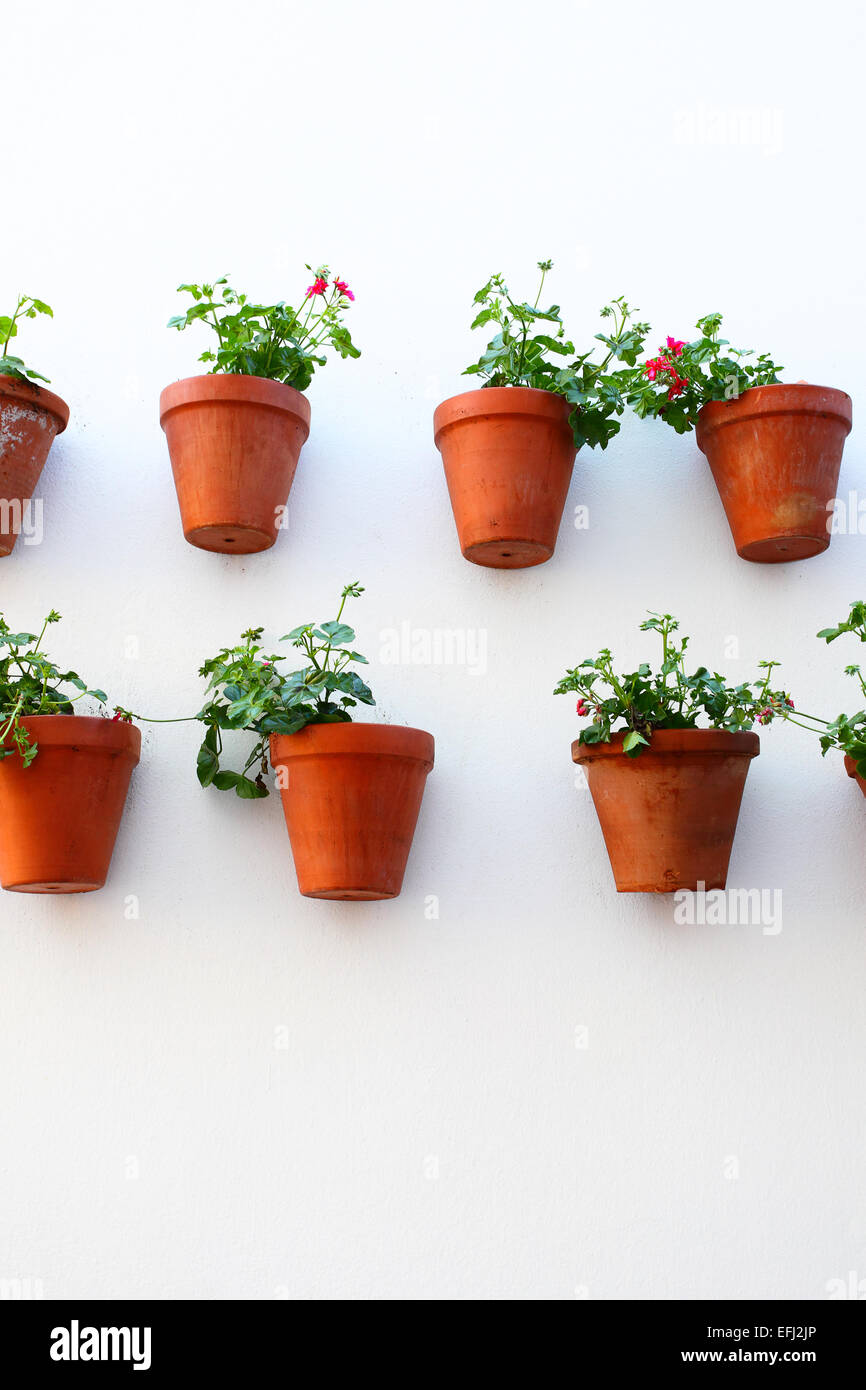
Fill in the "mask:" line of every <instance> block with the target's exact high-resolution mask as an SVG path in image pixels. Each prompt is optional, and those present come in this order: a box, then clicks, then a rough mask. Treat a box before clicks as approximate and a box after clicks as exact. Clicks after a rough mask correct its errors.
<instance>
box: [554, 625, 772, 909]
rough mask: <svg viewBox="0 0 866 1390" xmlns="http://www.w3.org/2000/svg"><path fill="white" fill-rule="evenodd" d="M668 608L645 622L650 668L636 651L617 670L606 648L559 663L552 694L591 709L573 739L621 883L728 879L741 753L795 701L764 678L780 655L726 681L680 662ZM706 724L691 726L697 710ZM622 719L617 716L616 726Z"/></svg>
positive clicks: (714, 883) (682, 643) (744, 762)
mask: <svg viewBox="0 0 866 1390" xmlns="http://www.w3.org/2000/svg"><path fill="white" fill-rule="evenodd" d="M678 628H679V624H678V622H677V620H676V619H675V618H673V617H672V616H671V615H670V614H669V613H652V614H650V616H649V618H647V619H646V620H645V622H643V623H642V624H641V630H642V631H644V632H646V631H652V632H656V633H658V635H659V636H660V638H661V641H662V660H661V664H660V667H659V670H658V672H654V671H653V669H652V667H651V666H650V665H649V664H648V663H646V662H644V663H643V664H641V665H640V666H639V667H638V668H637V670H635V671H631V672H626V673H623V674H619V673H618V672H617V671H616V670H615V669H614V664H613V657H612V656H611V653H610V651H609V650H608V649H607V648H604V649H603V650H602V651H601V652H599V654H598V656H597V657H595V658H590V659H587V660H586V661H583V662H581V664H580V665H579V666H576V667H574V668H573V669H572V670H570V671H566V673H565V675H564V676H563V678H562V680H561V681H560V682H559V684H558V685H557V687H556V689H555V691H554V694H557V695H565V694H569V693H573V694H577V695H578V696H579V697H580V698H579V699H578V702H577V713H578V715H580V716H581V718H588V719H590V721H591V722H590V723H589V724H588V725H587V726H586V727H585V728H584V729H583V730H582V732H581V735H580V738H579V739H577V740H576V741H575V742H574V743H573V744H572V747H571V756H572V759H573V760H574V762H576V763H577V764H579V766H580V767H581V768H582V769H583V771H584V773H585V775H586V779H587V783H588V785H589V790H590V793H591V794H592V800H593V803H594V805H595V810H596V813H597V815H598V819H599V822H600V824H601V829H602V834H603V835H604V842H605V845H606V846H607V852H608V857H609V859H610V865H611V868H612V869H613V876H614V879H615V881H616V887H617V892H619V893H673V892H676V891H677V890H679V889H686V890H690V891H692V892H695V891H697V890H698V888H699V887H703V888H705V889H711V888H724V887H725V883H726V880H727V874H728V861H729V860H730V857H731V848H732V846H733V843H734V833H735V831H736V828H737V817H738V816H739V812H740V802H741V800H742V796H743V788H744V786H745V784H746V776H747V774H748V771H749V763H750V762H751V760H752V758H755V757H757V756H758V753H759V752H760V741H759V739H758V736H757V734H753V733H751V732H750V729H751V726H752V725H753V724H755V723H759V724H762V725H766V724H770V723H772V722H773V720H774V719H775V718H776V717H782V718H787V717H788V716H789V714H790V713H791V711H792V710H793V704H792V701H791V698H790V696H789V695H788V694H787V693H786V692H785V691H783V690H775V689H771V687H770V680H771V676H772V672H773V669H774V667H775V666H777V665H778V663H777V662H761V668H762V671H763V675H762V676H760V677H759V678H758V679H757V680H755V681H751V682H740V683H739V684H737V685H735V686H732V685H729V684H728V682H727V681H726V680H725V678H724V676H720V675H719V674H718V673H717V672H711V671H709V670H707V668H706V667H705V666H699V667H698V668H697V670H696V671H695V672H694V674H693V675H690V674H689V673H688V671H687V670H686V665H685V652H686V648H687V646H688V638H680V639H677V638H676V637H675V635H674V634H675V633H676V632H677V630H678ZM699 719H700V720H704V721H706V722H707V723H709V724H710V726H711V727H710V728H698V727H697V725H698V720H699ZM620 721H623V722H624V724H625V726H626V727H625V728H621V729H619V730H617V729H616V728H615V726H616V725H617V724H618V723H619V722H620Z"/></svg>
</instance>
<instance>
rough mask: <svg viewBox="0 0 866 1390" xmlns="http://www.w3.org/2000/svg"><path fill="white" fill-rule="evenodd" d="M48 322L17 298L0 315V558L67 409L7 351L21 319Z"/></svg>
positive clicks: (39, 305) (42, 309)
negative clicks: (0, 507)
mask: <svg viewBox="0 0 866 1390" xmlns="http://www.w3.org/2000/svg"><path fill="white" fill-rule="evenodd" d="M38 314H47V315H48V316H49V317H52V318H53V314H52V312H51V308H50V306H49V305H48V304H46V303H45V302H44V301H43V300H41V299H33V298H31V297H30V296H29V295H21V296H19V299H18V302H17V304H16V307H15V311H14V313H13V314H11V315H9V316H8V317H7V316H6V315H0V498H2V499H3V503H4V506H3V510H2V515H0V556H4V555H11V554H12V551H13V550H14V549H15V542H16V541H17V539H18V537H19V535H20V533H21V530H22V521H23V519H24V517H25V515H26V510H27V507H28V504H29V503H30V501H31V500H32V497H33V494H34V492H35V491H36V486H37V484H38V482H39V479H40V477H41V474H42V469H43V468H44V467H45V460H46V459H47V458H48V453H49V450H50V449H51V445H52V444H53V443H54V440H55V439H56V437H57V435H58V434H62V433H63V431H64V430H65V429H66V426H67V424H68V423H69V406H68V405H67V404H66V402H65V401H62V400H61V399H60V397H59V396H55V395H54V393H53V392H52V391H46V390H45V387H44V386H41V385H40V384H39V383H40V382H43V381H46V380H47V378H46V377H44V376H41V375H40V373H39V372H34V371H33V370H32V369H31V368H30V367H27V366H25V364H24V362H23V361H22V359H21V358H20V357H15V356H13V355H12V354H10V352H9V344H10V343H11V342H12V341H13V339H16V338H17V337H18V327H19V323H20V321H21V320H22V319H33V318H36V316H37V315H38Z"/></svg>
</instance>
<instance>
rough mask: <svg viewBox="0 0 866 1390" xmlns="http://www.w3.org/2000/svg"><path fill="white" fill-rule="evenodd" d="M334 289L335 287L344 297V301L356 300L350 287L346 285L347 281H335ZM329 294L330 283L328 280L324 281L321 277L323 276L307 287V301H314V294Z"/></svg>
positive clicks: (319, 276) (318, 276)
mask: <svg viewBox="0 0 866 1390" xmlns="http://www.w3.org/2000/svg"><path fill="white" fill-rule="evenodd" d="M334 287H335V289H336V290H337V291H338V292H339V293H340V294H341V295H342V296H343V298H344V299H354V298H355V296H354V295H353V293H352V291H351V290H350V289H349V286H348V285H347V284H346V282H345V280H335V281H334ZM327 293H328V282H327V280H323V279H322V277H321V275H317V276H316V278H315V280H314V281H313V283H312V285H308V286H307V299H312V297H313V295H314V294H327Z"/></svg>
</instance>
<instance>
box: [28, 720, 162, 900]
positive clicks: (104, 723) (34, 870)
mask: <svg viewBox="0 0 866 1390" xmlns="http://www.w3.org/2000/svg"><path fill="white" fill-rule="evenodd" d="M21 723H22V725H23V726H24V727H25V728H26V729H27V731H28V733H29V734H30V739H31V742H33V743H36V744H37V745H38V748H39V752H38V753H37V754H36V757H35V758H34V760H33V762H32V763H31V764H30V766H29V767H25V766H24V764H23V763H22V761H21V758H20V756H19V754H18V752H17V750H16V751H14V752H13V753H12V755H11V756H10V757H8V758H3V759H0V883H2V885H3V887H4V888H8V889H11V891H12V892H14V893H92V892H93V891H94V889H96V888H101V887H102V885H103V884H104V882H105V879H106V876H107V874H108V866H109V864H110V863H111V854H112V851H113V849H114V841H115V839H116V838H117V829H118V826H119V825H120V818H121V816H122V815H123V807H124V803H125V801H126V793H127V790H128V788H129V779H130V776H131V774H132V769H133V768H134V767H135V765H136V763H137V762H138V759H139V756H140V754H141V731H140V730H139V729H136V728H135V727H134V725H132V724H124V723H121V722H120V721H119V720H117V721H115V720H112V719H91V718H88V717H86V716H83V715H69V714H39V715H34V716H33V717H32V718H29V719H22V720H21Z"/></svg>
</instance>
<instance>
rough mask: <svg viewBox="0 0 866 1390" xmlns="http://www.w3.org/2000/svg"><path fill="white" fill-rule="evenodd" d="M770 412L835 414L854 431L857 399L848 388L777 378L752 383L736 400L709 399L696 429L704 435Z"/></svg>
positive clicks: (764, 415)
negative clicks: (854, 403)
mask: <svg viewBox="0 0 866 1390" xmlns="http://www.w3.org/2000/svg"><path fill="white" fill-rule="evenodd" d="M768 415H835V416H836V417H837V418H838V419H840V420H841V421H842V422H843V423H844V424H845V425H846V426H847V429H846V431H845V433H846V434H850V432H851V422H852V419H853V403H852V400H851V397H850V396H849V395H848V393H847V391H840V390H839V389H838V388H837V387H835V386H816V385H814V384H813V383H812V382H797V381H791V382H787V381H777V382H773V383H771V384H770V385H769V386H750V387H749V389H748V391H744V392H743V394H742V395H741V396H739V397H738V398H737V399H736V400H730V401H707V402H706V404H705V405H702V406H701V408H700V410H699V411H698V415H697V421H696V426H695V433H696V437H697V442H698V447H701V438H702V437H704V438H705V437H706V436H707V435H708V434H711V433H713V432H714V431H715V430H718V429H721V428H722V427H723V426H724V425H732V424H743V423H744V422H745V421H746V420H752V419H761V418H764V417H766V416H768Z"/></svg>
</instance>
